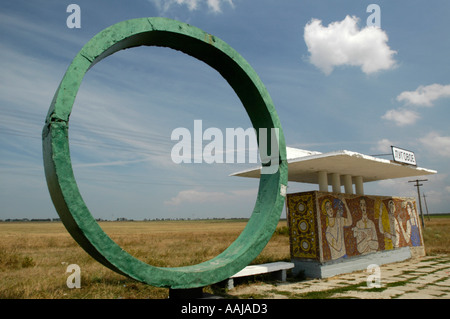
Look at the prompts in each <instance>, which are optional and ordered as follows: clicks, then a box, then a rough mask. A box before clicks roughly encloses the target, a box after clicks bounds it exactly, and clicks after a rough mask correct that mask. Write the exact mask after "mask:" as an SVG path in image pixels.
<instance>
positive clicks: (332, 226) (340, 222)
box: [322, 199, 352, 260]
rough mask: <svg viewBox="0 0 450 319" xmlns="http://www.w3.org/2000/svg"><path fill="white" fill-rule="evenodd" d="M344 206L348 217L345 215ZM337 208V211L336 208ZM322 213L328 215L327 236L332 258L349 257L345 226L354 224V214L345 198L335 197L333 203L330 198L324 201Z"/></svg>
mask: <svg viewBox="0 0 450 319" xmlns="http://www.w3.org/2000/svg"><path fill="white" fill-rule="evenodd" d="M344 206H345V208H346V210H347V217H344ZM333 208H334V209H335V210H336V213H335V211H334V209H333ZM322 213H323V214H324V215H325V216H326V230H325V238H326V240H327V243H328V246H329V248H330V252H331V259H333V260H335V259H338V258H342V257H347V254H346V249H345V240H344V227H348V226H350V225H351V224H352V216H351V214H350V211H349V209H348V207H347V204H346V203H345V200H343V201H341V200H340V199H334V200H333V205H332V204H331V201H330V200H329V199H325V200H324V201H323V202H322Z"/></svg>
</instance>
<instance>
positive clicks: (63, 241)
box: [0, 217, 450, 299]
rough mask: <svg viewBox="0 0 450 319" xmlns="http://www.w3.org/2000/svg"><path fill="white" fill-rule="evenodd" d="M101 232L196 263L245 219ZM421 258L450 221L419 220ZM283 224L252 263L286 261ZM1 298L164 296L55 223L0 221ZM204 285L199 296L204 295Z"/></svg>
mask: <svg viewBox="0 0 450 319" xmlns="http://www.w3.org/2000/svg"><path fill="white" fill-rule="evenodd" d="M100 225H101V227H102V228H103V229H104V231H105V232H106V233H107V234H108V235H109V236H110V237H111V238H112V239H113V240H115V241H116V242H117V243H118V244H119V245H120V246H122V248H124V249H125V250H127V251H128V252H129V253H130V254H132V255H133V256H135V257H137V258H139V259H141V260H143V261H145V262H147V263H149V264H152V265H155V266H162V267H177V266H185V265H192V264H198V263H200V262H203V261H206V260H208V259H211V258H213V257H215V256H217V255H218V254H219V253H220V252H222V251H223V250H224V249H226V248H227V247H228V246H229V244H230V243H231V242H233V241H234V239H235V238H236V237H237V236H239V234H240V233H241V231H242V229H244V227H245V225H246V221H245V220H236V221H234V220H217V221H213V220H209V221H152V222H102V223H100ZM425 225H426V227H425V231H424V237H425V246H426V251H427V254H428V255H432V254H450V218H443V217H432V218H431V219H430V220H427V219H426V220H425ZM286 230H287V226H286V221H280V224H279V226H278V228H277V231H276V232H275V234H274V235H273V237H272V239H271V240H270V242H269V244H268V245H267V246H266V248H265V249H264V250H263V251H262V253H261V254H260V255H259V256H258V257H257V258H256V260H255V261H254V262H253V263H255V264H259V263H264V262H271V261H280V260H286V261H288V260H289V238H288V233H287V231H286ZM70 264H77V265H79V266H80V268H81V288H80V289H69V288H68V287H67V284H66V280H67V277H68V276H69V275H70V273H66V269H67V266H68V265H70ZM0 283H1V285H0V299H5V298H16V299H17V298H18V299H22V298H25V299H42V298H45V299H64V298H67V299H82V298H89V299H93V298H100V299H117V298H124V299H129V298H139V299H141V298H151V299H158V298H167V297H168V289H164V288H155V287H151V286H148V285H145V284H142V283H139V282H136V281H133V280H131V279H128V278H126V277H123V276H121V275H119V274H116V273H115V272H113V271H111V270H109V269H107V268H105V267H104V266H102V265H100V264H99V263H98V262H96V261H95V260H93V259H92V258H91V257H90V256H89V255H88V254H87V253H85V252H84V251H83V250H82V249H81V248H80V247H79V246H78V244H77V243H76V242H75V241H74V240H73V239H72V237H70V235H69V234H68V233H67V231H66V230H65V228H64V226H63V225H62V224H61V223H59V222H34V223H31V222H28V223H26V222H18V223H13V222H2V223H0ZM212 289H214V287H208V288H206V289H205V291H208V290H209V291H211V290H212Z"/></svg>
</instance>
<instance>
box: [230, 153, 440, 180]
mask: <svg viewBox="0 0 450 319" xmlns="http://www.w3.org/2000/svg"><path fill="white" fill-rule="evenodd" d="M286 149H287V160H288V172H289V175H288V180H289V181H293V182H300V183H311V184H318V183H319V177H318V172H320V171H322V172H326V173H328V174H332V173H338V174H339V175H340V176H341V178H342V176H344V175H350V176H361V177H362V178H363V181H364V182H373V181H379V180H385V179H394V178H402V177H415V176H423V175H430V174H436V173H437V171H434V170H430V169H426V168H420V167H416V166H411V165H404V164H400V163H396V162H394V161H391V160H386V159H381V158H376V157H373V156H369V155H364V154H360V153H356V152H350V151H345V150H344V151H335V152H329V153H320V152H314V151H306V150H301V149H296V148H291V147H287V148H286ZM260 171H261V168H254V169H250V170H246V171H242V172H237V173H234V174H232V176H241V177H253V178H259V177H260Z"/></svg>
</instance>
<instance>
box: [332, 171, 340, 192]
mask: <svg viewBox="0 0 450 319" xmlns="http://www.w3.org/2000/svg"><path fill="white" fill-rule="evenodd" d="M331 186H332V188H333V192H334V193H340V192H341V176H340V175H339V174H338V173H333V174H331Z"/></svg>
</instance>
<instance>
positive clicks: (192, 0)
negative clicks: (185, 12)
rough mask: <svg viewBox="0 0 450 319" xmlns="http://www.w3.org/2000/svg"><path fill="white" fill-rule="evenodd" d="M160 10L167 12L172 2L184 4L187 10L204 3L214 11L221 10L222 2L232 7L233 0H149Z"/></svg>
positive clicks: (197, 7)
mask: <svg viewBox="0 0 450 319" xmlns="http://www.w3.org/2000/svg"><path fill="white" fill-rule="evenodd" d="M149 1H150V2H152V3H153V4H155V6H156V7H157V8H158V10H160V11H162V12H167V11H168V10H169V9H170V8H172V6H173V5H174V4H176V5H185V6H187V7H188V9H189V11H194V10H198V9H199V8H200V5H201V4H206V5H207V7H208V8H209V9H210V10H211V11H212V12H214V13H220V12H222V4H223V3H228V4H229V5H230V6H231V7H234V4H233V0H149Z"/></svg>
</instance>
